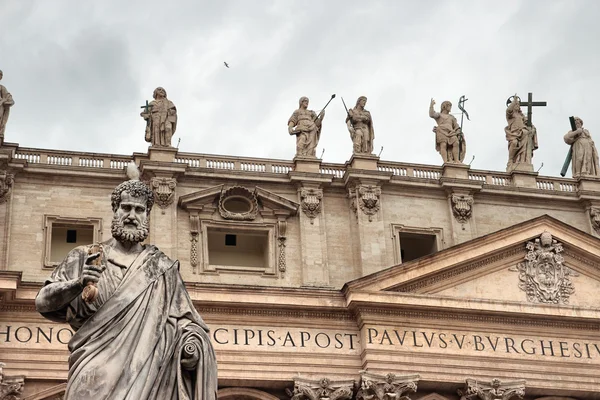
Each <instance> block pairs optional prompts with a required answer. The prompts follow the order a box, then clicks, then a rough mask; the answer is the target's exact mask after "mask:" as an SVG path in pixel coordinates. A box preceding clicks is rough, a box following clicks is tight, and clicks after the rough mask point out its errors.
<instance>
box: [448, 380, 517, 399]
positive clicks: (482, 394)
mask: <svg viewBox="0 0 600 400" xmlns="http://www.w3.org/2000/svg"><path fill="white" fill-rule="evenodd" d="M457 393H458V395H459V396H461V398H460V400H513V399H523V398H524V397H525V381H524V380H520V381H514V382H501V381H500V379H497V378H495V379H492V381H491V382H490V383H482V382H480V381H477V380H475V379H467V380H466V382H465V388H464V389H462V390H460V389H459V390H458V391H457Z"/></svg>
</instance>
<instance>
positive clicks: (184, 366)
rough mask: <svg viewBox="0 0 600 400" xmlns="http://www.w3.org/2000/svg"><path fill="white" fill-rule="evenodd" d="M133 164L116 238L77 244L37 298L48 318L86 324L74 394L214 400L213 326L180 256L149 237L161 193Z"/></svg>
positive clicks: (116, 194)
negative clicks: (198, 305) (197, 304)
mask: <svg viewBox="0 0 600 400" xmlns="http://www.w3.org/2000/svg"><path fill="white" fill-rule="evenodd" d="M128 172H129V175H130V178H131V179H130V180H129V181H126V182H123V183H121V184H120V185H118V186H117V187H116V188H115V189H114V191H113V192H112V196H111V201H112V209H113V212H114V217H113V221H112V235H113V238H112V239H110V240H108V241H106V242H104V243H101V244H96V245H90V246H80V247H76V248H75V249H73V250H71V252H70V253H69V254H68V255H67V257H66V258H65V259H64V261H63V262H62V263H61V264H60V265H58V266H57V267H56V269H55V270H54V272H53V273H52V276H51V277H50V278H49V279H48V280H46V282H45V284H44V287H43V288H42V289H41V290H40V292H39V293H38V296H37V298H36V300H35V304H36V308H37V310H38V311H39V312H40V313H41V314H42V315H43V316H44V317H46V318H48V319H50V320H52V321H56V322H62V323H65V322H67V323H69V325H71V328H72V329H73V330H74V331H76V333H75V335H74V336H73V337H72V338H71V340H70V342H69V351H70V352H71V355H70V357H69V379H68V383H67V388H66V392H65V399H68V400H76V399H97V400H101V399H111V400H121V399H136V400H138V399H140V400H147V399H152V400H163V399H173V400H179V399H194V400H206V399H210V400H214V399H216V398H217V397H216V391H217V364H216V359H215V354H214V350H213V347H212V345H211V343H210V338H209V335H208V327H207V326H206V324H205V323H204V321H203V320H202V318H201V317H200V315H199V314H198V312H197V311H196V309H195V308H194V305H193V304H192V301H191V299H190V297H189V295H188V293H187V291H186V289H185V285H184V283H183V280H182V278H181V275H180V274H179V262H178V261H173V260H171V259H170V258H169V257H167V256H166V255H165V254H164V253H162V252H161V251H160V250H159V249H158V248H156V247H155V246H152V245H146V244H142V242H143V241H144V240H145V239H146V237H147V236H148V233H149V221H148V216H149V215H150V210H151V209H152V205H153V203H154V197H153V193H152V190H150V188H149V187H148V186H147V185H146V184H145V183H143V182H141V181H139V180H138V179H139V172H138V171H137V168H136V167H135V164H133V163H132V164H130V166H129V167H128ZM84 288H85V289H84Z"/></svg>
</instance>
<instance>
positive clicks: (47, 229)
mask: <svg viewBox="0 0 600 400" xmlns="http://www.w3.org/2000/svg"><path fill="white" fill-rule="evenodd" d="M54 225H62V226H66V227H67V228H71V227H73V228H74V229H77V228H82V227H88V228H89V227H90V226H91V227H92V232H93V233H92V234H93V236H92V238H93V241H92V243H98V242H102V218H96V217H84V218H81V217H64V216H60V215H50V214H44V255H43V260H42V262H43V267H44V268H55V267H56V266H57V265H59V264H60V262H54V261H51V259H52V227H53V226H54ZM92 243H90V244H92Z"/></svg>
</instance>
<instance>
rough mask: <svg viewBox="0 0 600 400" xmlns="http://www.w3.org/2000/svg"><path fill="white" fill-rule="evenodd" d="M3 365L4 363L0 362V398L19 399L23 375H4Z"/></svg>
mask: <svg viewBox="0 0 600 400" xmlns="http://www.w3.org/2000/svg"><path fill="white" fill-rule="evenodd" d="M5 366H6V364H4V363H2V362H0V400H19V399H20V398H21V397H20V396H21V395H22V394H23V388H24V386H25V377H24V376H23V375H19V376H6V375H4V371H3V368H4V367H5Z"/></svg>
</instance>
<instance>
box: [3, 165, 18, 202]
mask: <svg viewBox="0 0 600 400" xmlns="http://www.w3.org/2000/svg"><path fill="white" fill-rule="evenodd" d="M14 182H15V176H14V175H13V174H11V173H9V172H7V171H0V204H2V203H4V202H6V201H7V200H8V197H9V195H10V191H11V189H12V187H13V184H14Z"/></svg>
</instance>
